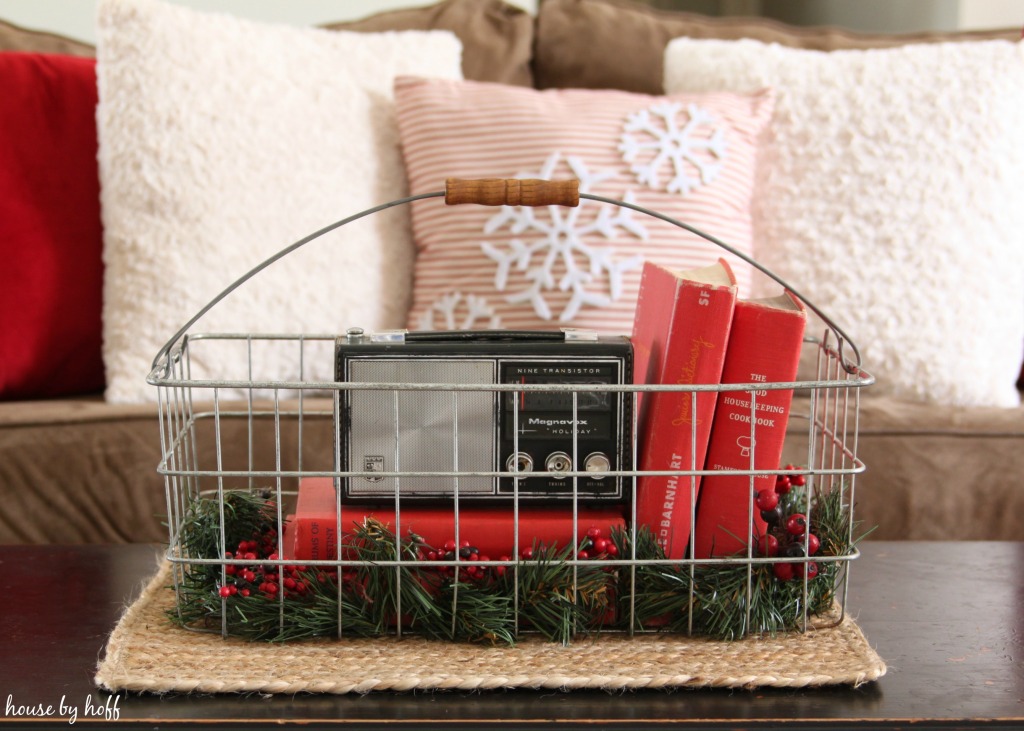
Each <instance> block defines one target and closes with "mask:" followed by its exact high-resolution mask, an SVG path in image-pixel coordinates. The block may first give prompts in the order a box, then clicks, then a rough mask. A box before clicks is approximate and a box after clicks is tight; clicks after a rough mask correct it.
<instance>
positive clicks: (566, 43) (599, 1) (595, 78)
mask: <svg viewBox="0 0 1024 731" xmlns="http://www.w3.org/2000/svg"><path fill="white" fill-rule="evenodd" d="M536 36H537V38H536V45H535V50H534V69H533V72H534V78H535V84H536V86H537V88H539V89H546V88H549V87H554V88H564V87H582V88H587V89H624V90H626V91H636V92H641V93H644V94H660V93H662V91H663V90H664V89H663V85H662V65H663V63H664V54H665V46H667V45H668V42H669V41H670V40H672V39H673V38H678V37H681V36H686V37H689V38H717V39H722V40H736V39H739V38H753V39H754V40H758V41H762V42H764V43H778V44H780V45H783V46H790V47H794V48H805V49H810V50H816V51H835V50H839V49H853V48H860V49H863V48H880V47H885V46H896V45H904V44H906V43H933V42H939V41H961V40H982V39H988V38H1000V39H1006V40H1013V41H1015V40H1017V39H1019V38H1020V29H1019V28H1018V29H1010V30H997V31H977V32H961V33H914V34H881V33H879V34H869V33H854V32H850V31H844V30H839V29H837V28H797V27H794V26H790V25H786V24H783V23H779V22H777V21H774V20H766V19H762V18H743V17H723V18H718V17H708V16H705V15H697V14H694V13H685V12H678V11H671V10H657V9H654V8H650V7H648V6H644V5H641V4H639V3H636V2H630V1H629V0H542V1H541V3H540V8H539V10H538V13H537V28H536Z"/></svg>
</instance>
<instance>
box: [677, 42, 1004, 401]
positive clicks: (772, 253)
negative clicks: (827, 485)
mask: <svg viewBox="0 0 1024 731" xmlns="http://www.w3.org/2000/svg"><path fill="white" fill-rule="evenodd" d="M665 84H666V89H667V91H668V92H670V93H679V92H684V91H686V92H698V91H704V90H706V89H727V90H730V91H734V92H745V91H749V90H751V89H760V88H763V87H766V86H769V87H772V88H774V89H775V93H776V106H775V116H774V118H773V121H772V125H771V129H772V134H771V135H770V136H769V140H768V142H767V143H766V144H765V146H764V148H763V157H762V158H761V163H762V165H761V166H760V168H759V170H760V177H759V181H758V182H759V190H758V194H757V196H756V197H755V200H754V205H753V211H754V226H755V230H756V231H757V232H758V237H757V244H756V246H755V254H756V255H757V257H758V259H759V260H760V261H761V263H763V264H766V265H767V266H768V267H769V268H771V269H773V270H774V271H776V272H778V273H779V274H781V275H782V276H783V277H785V278H786V279H787V280H788V281H789V282H790V283H792V285H793V286H794V287H797V288H798V289H800V290H801V291H802V292H803V293H805V294H806V295H808V296H809V297H810V299H811V300H812V301H813V302H814V303H815V304H817V305H818V306H819V307H821V308H822V309H823V310H824V311H825V312H827V313H830V314H831V316H832V317H833V318H834V319H835V320H837V321H838V323H839V324H840V325H841V326H843V327H845V328H846V329H847V331H848V332H849V334H850V335H851V336H852V337H853V338H854V340H855V341H856V342H857V343H859V344H860V345H861V346H862V349H863V353H864V356H865V368H867V369H868V370H869V371H871V372H873V373H874V374H875V375H876V376H877V378H878V385H877V386H875V387H873V388H872V389H871V392H874V393H878V394H891V395H896V396H899V397H902V398H906V399H908V400H913V401H921V402H928V403H938V404H949V405H955V406H1005V407H1012V406H1016V405H1017V404H1018V403H1019V398H1020V397H1019V394H1018V392H1017V389H1016V387H1015V381H1016V380H1017V375H1018V373H1019V371H1020V364H1021V344H1022V342H1024V206H1022V205H1021V191H1024V58H1022V46H1021V44H1015V43H1010V42H1007V41H979V42H974V43H937V44H930V45H910V46H903V47H900V48H890V49H876V50H870V51H833V52H831V53H822V52H819V51H805V50H796V49H792V48H784V47H782V46H779V45H775V44H764V43H760V42H757V41H751V40H744V41H699V40H692V39H687V38H681V39H676V40H675V41H673V42H672V43H671V44H669V47H668V50H667V52H666V63H665Z"/></svg>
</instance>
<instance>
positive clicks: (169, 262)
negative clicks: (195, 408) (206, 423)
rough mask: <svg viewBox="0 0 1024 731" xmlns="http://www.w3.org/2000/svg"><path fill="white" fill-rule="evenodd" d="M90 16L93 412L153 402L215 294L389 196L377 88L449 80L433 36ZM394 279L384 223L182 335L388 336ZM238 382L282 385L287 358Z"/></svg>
mask: <svg viewBox="0 0 1024 731" xmlns="http://www.w3.org/2000/svg"><path fill="white" fill-rule="evenodd" d="M98 17H99V23H98V38H97V59H98V66H97V73H98V79H99V90H100V103H99V112H98V127H99V141H100V178H101V184H102V201H101V202H102V206H103V222H104V227H105V241H104V247H105V248H104V259H105V263H106V275H105V292H104V313H103V317H104V321H103V338H104V345H103V357H104V363H105V367H106V371H107V398H108V400H110V401H119V402H126V401H143V400H154V399H155V397H156V393H155V391H156V389H154V388H151V387H149V386H147V384H146V383H145V379H146V376H147V374H148V372H149V370H150V363H151V361H152V359H153V356H154V355H155V354H156V352H157V351H158V350H159V348H160V347H161V345H163V343H164V342H165V341H166V339H167V338H169V337H170V336H171V335H172V334H173V333H174V332H175V331H176V330H177V329H178V328H179V327H180V326H181V325H183V324H184V323H185V322H186V321H187V320H188V318H189V317H191V316H192V315H193V314H194V313H195V312H197V311H198V310H199V309H200V308H201V307H202V306H203V305H204V304H205V303H207V302H208V301H210V300H211V299H212V298H213V297H214V296H215V295H216V294H218V293H219V292H220V291H221V290H222V289H224V288H225V287H226V286H227V285H228V284H230V283H231V282H232V281H234V280H235V279H236V278H237V277H238V276H240V275H241V274H243V273H244V272H246V271H247V270H249V269H250V268H252V267H253V266H254V265H256V264H258V263H259V262H261V261H262V260H264V259H266V258H267V257H268V256H270V255H271V254H273V253H275V252H277V251H279V250H281V249H283V248H284V247H285V246H287V245H289V244H291V243H292V242H294V241H296V240H298V239H300V238H301V237H303V236H305V235H306V234H308V233H310V232H312V231H314V230H317V229H319V228H321V227H323V226H325V225H327V224H329V223H332V222H334V221H337V220H339V219H341V218H344V217H346V216H348V215H350V214H353V213H356V212H358V211H360V210H362V209H364V208H368V207H370V206H372V205H376V204H378V203H383V202H385V201H388V200H391V199H393V198H397V197H400V196H401V195H403V194H404V193H405V175H404V170H403V166H402V159H401V155H400V152H399V148H398V132H397V129H396V124H395V119H394V108H393V101H392V83H393V80H394V78H395V76H397V75H398V74H409V73H418V74H424V75H428V76H438V77H444V78H451V79H456V78H461V71H460V53H461V46H460V43H459V41H458V40H457V39H456V38H455V36H454V35H452V34H451V33H449V32H419V31H411V32H401V33H395V32H392V33H380V34H367V33H347V32H330V31H325V30H315V29H302V28H292V27H286V26H274V25H266V24H262V23H256V22H251V21H246V20H242V19H239V18H236V17H231V16H227V15H220V14H205V13H199V12H195V11H193V10H190V9H187V8H184V7H180V6H177V5H171V4H167V3H163V2H157V1H156V0H101V2H100V5H99V16H98ZM412 263H413V246H412V240H411V236H410V232H409V223H408V211H407V210H406V209H404V208H400V209H394V210H391V211H389V212H387V213H385V214H381V215H378V216H374V217H371V218H369V219H365V220H364V221H361V222H359V224H357V225H355V226H352V227H347V228H344V229H342V230H340V231H337V232H335V233H333V234H330V235H329V236H327V237H325V238H324V239H321V240H318V241H315V242H313V243H311V244H309V245H307V246H306V247H305V248H303V249H300V250H299V251H298V252H297V253H295V254H292V255H290V256H288V257H286V258H285V259H283V260H281V261H280V262H279V263H277V264H275V265H273V266H272V267H270V268H269V269H267V270H266V271H264V272H263V273H261V274H260V275H259V276H258V277H257V278H256V279H254V280H252V281H250V282H249V283H248V284H246V285H245V286H244V287H242V288H241V289H240V290H238V291H237V292H235V293H234V294H232V295H231V296H230V297H228V298H227V299H226V300H224V301H223V302H222V303H221V304H220V305H218V307H217V308H215V309H214V310H213V311H212V312H211V313H210V314H209V315H207V316H206V317H205V318H203V320H201V321H200V322H199V323H198V324H197V326H196V329H197V330H198V331H201V332H225V331H226V332H256V333H267V332H284V333H299V332H303V333H338V332H342V331H343V330H344V329H345V328H346V327H348V326H351V325H361V326H363V327H367V328H387V327H396V326H400V325H402V324H403V323H404V320H405V314H406V310H407V308H408V295H409V292H410V289H411V275H412ZM274 352H275V353H283V351H274ZM228 360H229V359H224V361H223V362H219V361H218V362H208V363H203V362H196V361H195V360H193V363H192V372H193V376H194V377H205V378H225V377H228V378H231V377H234V378H237V377H241V378H245V377H246V367H245V366H246V364H245V362H244V361H238V362H227V361H228ZM256 366H257V370H258V373H259V375H258V377H259V378H264V379H268V380H270V379H275V380H277V379H284V380H298V365H297V364H296V363H295V362H293V358H289V357H280V358H278V357H277V356H275V355H273V354H272V355H269V356H267V357H265V358H264V359H262V360H261V361H260V362H259V363H257V364H256ZM331 366H332V364H331V358H330V357H329V356H328V357H326V358H316V359H310V362H307V363H305V364H304V368H305V372H304V374H303V376H304V380H332V379H333V373H332V367H331Z"/></svg>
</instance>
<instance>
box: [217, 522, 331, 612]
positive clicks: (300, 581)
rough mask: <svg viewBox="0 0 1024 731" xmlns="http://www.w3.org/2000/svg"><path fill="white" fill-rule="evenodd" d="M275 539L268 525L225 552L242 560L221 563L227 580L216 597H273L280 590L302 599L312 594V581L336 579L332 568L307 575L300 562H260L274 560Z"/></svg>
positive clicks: (226, 556)
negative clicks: (259, 533) (248, 539)
mask: <svg viewBox="0 0 1024 731" xmlns="http://www.w3.org/2000/svg"><path fill="white" fill-rule="evenodd" d="M276 540H277V531H276V530H275V529H273V528H271V529H269V530H268V531H266V532H265V533H264V534H262V535H254V540H251V541H241V542H240V543H239V544H238V548H237V550H235V551H228V552H227V553H225V554H224V558H225V559H234V560H235V561H238V560H242V561H245V562H246V563H245V564H238V563H229V564H225V565H224V573H225V575H226V576H227V577H228V579H227V581H226V582H225V583H224V585H223V586H221V587H220V589H219V590H218V593H219V594H220V596H222V597H224V598H225V599H226V598H229V597H233V596H242V597H249V596H254V595H255V596H263V597H265V598H267V599H277V598H278V597H280V596H281V592H284V596H285V597H286V598H306V597H309V596H311V595H312V591H311V589H312V584H313V582H314V581H317V582H319V583H327V582H337V580H338V572H337V570H335V569H333V568H332V569H330V570H328V571H321V572H318V573H317V574H316V576H311V575H310V572H309V570H308V567H306V566H303V565H283V564H278V563H268V564H264V563H262V561H277V560H278V558H279V557H278V554H277V551H276V546H275V543H274V542H275V541H276Z"/></svg>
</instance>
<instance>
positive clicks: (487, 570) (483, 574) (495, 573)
mask: <svg viewBox="0 0 1024 731" xmlns="http://www.w3.org/2000/svg"><path fill="white" fill-rule="evenodd" d="M456 549H457V550H456ZM456 555H458V560H460V561H467V562H470V565H468V566H465V567H462V566H459V567H458V575H459V577H460V578H462V577H466V578H468V579H470V580H471V581H475V582H478V583H481V582H484V581H487V580H489V579H493V578H500V577H501V576H504V575H505V570H506V567H505V566H481V565H480V564H478V563H475V562H477V561H490V560H491V558H490V556H488V555H487V554H482V553H480V549H478V548H476V547H475V546H472V545H470V543H469V541H467V540H463V541H461V542H460V543H456V542H455V539H454V538H449V539H448V540H447V541H445V543H444V545H443V546H442V547H441V548H440V549H434V548H430V547H423V548H421V549H420V550H419V552H418V556H419V557H420V559H421V560H427V561H455V560H456V558H455V557H456ZM498 560H499V561H508V560H509V557H508V556H501V557H499V558H498ZM437 570H438V573H440V574H441V575H442V576H449V577H454V576H455V575H456V567H455V566H439V567H438V569H437Z"/></svg>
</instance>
